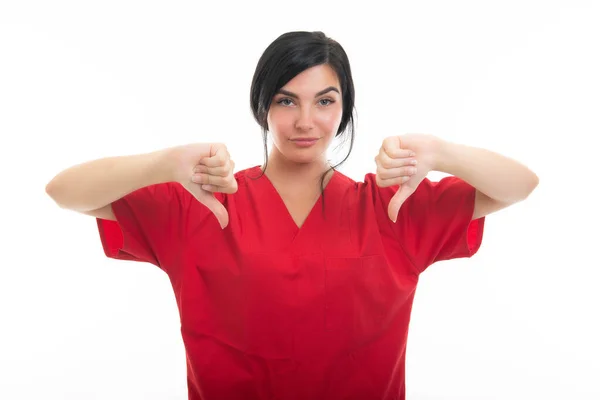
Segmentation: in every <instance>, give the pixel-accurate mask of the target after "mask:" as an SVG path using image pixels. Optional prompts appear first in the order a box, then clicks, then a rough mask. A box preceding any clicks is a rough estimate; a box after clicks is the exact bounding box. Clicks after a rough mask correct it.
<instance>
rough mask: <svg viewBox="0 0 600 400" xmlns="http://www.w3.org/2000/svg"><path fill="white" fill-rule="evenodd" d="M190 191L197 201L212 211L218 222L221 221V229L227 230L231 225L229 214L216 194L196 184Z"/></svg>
mask: <svg viewBox="0 0 600 400" xmlns="http://www.w3.org/2000/svg"><path fill="white" fill-rule="evenodd" d="M189 190H190V192H191V193H192V195H193V196H194V197H195V198H196V200H198V201H199V202H200V203H202V204H204V205H205V206H206V207H207V208H208V209H209V210H210V212H212V213H213V214H214V216H215V217H217V221H219V225H221V229H225V227H226V226H227V225H229V214H228V213H227V209H226V208H225V206H223V204H221V202H220V201H219V200H217V199H216V198H215V196H214V194H212V193H211V192H207V191H205V190H202V189H201V188H200V186H199V185H196V184H193V185H191V187H189Z"/></svg>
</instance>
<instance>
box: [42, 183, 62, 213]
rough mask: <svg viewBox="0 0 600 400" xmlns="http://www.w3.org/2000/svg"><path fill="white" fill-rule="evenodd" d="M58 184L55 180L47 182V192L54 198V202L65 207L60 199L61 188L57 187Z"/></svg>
mask: <svg viewBox="0 0 600 400" xmlns="http://www.w3.org/2000/svg"><path fill="white" fill-rule="evenodd" d="M57 186H58V185H57V184H56V182H55V180H54V179H53V180H51V181H50V182H48V183H47V184H46V189H45V190H46V194H47V195H48V196H49V197H50V198H51V199H52V200H54V202H55V203H56V204H57V205H58V206H59V207H61V208H63V205H62V203H61V202H60V201H59V198H60V195H59V190H58V188H57Z"/></svg>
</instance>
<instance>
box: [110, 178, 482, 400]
mask: <svg viewBox="0 0 600 400" xmlns="http://www.w3.org/2000/svg"><path fill="white" fill-rule="evenodd" d="M259 173H260V169H259V167H254V168H250V169H247V170H244V171H240V172H238V173H237V174H236V179H237V181H238V187H239V190H238V192H237V193H235V194H233V195H224V194H217V198H218V199H219V200H220V201H221V202H222V203H223V204H224V205H225V207H226V208H227V210H228V212H229V217H230V224H229V226H228V227H227V228H226V229H225V230H221V228H220V227H219V224H218V222H217V220H216V218H215V217H214V216H213V215H212V214H211V213H210V212H209V211H208V210H207V209H206V207H204V206H203V205H202V204H200V203H198V202H197V201H196V200H195V199H194V198H193V197H192V196H191V195H190V194H189V193H188V192H187V191H186V190H185V189H183V188H182V187H181V185H179V184H176V183H169V184H160V185H154V186H151V187H148V188H143V189H140V190H138V191H136V192H133V193H131V194H129V195H127V196H125V197H124V198H122V199H120V200H118V201H116V202H115V203H113V210H114V213H115V216H116V218H117V220H118V222H115V221H107V220H101V219H98V227H99V231H100V236H101V238H102V243H103V246H104V251H105V253H106V255H107V256H108V257H113V258H116V259H125V260H137V261H143V262H149V263H152V264H155V265H157V266H159V267H160V268H162V269H163V270H164V271H165V272H166V273H167V274H168V276H169V278H170V280H171V283H172V285H173V290H174V291H175V295H176V299H177V303H178V307H179V312H180V317H181V333H182V337H183V341H184V344H185V348H186V353H187V371H188V387H189V399H190V400H200V399H202V400H219V399H230V400H235V399H240V400H242V399H243V400H254V399H256V400H259V399H260V400H263V399H264V400H266V399H269V400H272V399H289V400H301V399H302V400H303V399H311V400H315V399H328V400H337V399H360V400H365V399H377V400H382V399H383V400H386V399H389V400H392V399H394V400H399V399H400V400H401V399H404V398H405V397H404V392H405V383H404V377H405V374H404V363H405V350H406V339H407V335H408V325H409V320H410V313H411V307H412V302H413V298H414V293H415V289H416V286H417V282H418V278H419V274H420V273H422V272H423V271H424V270H425V269H426V268H427V267H428V266H429V265H431V264H433V263H434V262H437V261H441V260H448V259H453V258H459V257H471V256H472V255H473V254H474V253H475V252H476V251H477V250H478V248H479V246H480V244H481V240H482V235H483V226H484V218H481V219H479V220H476V221H471V218H472V215H473V207H474V202H475V189H474V188H473V187H472V186H470V185H468V184H467V183H466V182H464V181H462V180H460V179H457V178H455V177H448V178H444V179H442V180H441V181H440V182H431V181H429V180H427V179H426V180H424V181H423V182H422V183H421V185H420V186H419V187H418V189H417V191H416V192H415V193H414V194H413V195H412V196H411V197H410V198H409V199H408V200H407V201H406V202H405V204H404V205H403V206H402V208H401V210H400V215H399V217H398V221H397V222H396V223H395V224H394V223H393V222H392V221H390V220H389V218H388V217H387V205H388V202H389V199H390V198H391V197H392V195H393V193H394V192H395V189H397V188H379V187H378V186H377V185H376V183H375V176H374V175H373V174H367V175H366V176H365V180H364V182H354V181H353V180H351V179H350V178H348V177H346V176H344V175H343V174H341V173H340V172H337V171H336V172H335V174H334V176H333V178H332V179H331V181H330V182H329V184H328V185H327V187H326V189H325V195H324V196H325V197H324V201H325V212H324V214H323V213H322V205H323V197H321V198H320V199H319V201H318V202H317V203H316V205H315V206H314V208H313V209H312V211H311V213H310V215H309V216H308V218H307V219H306V221H305V223H304V224H303V226H302V227H301V228H298V227H297V226H296V224H295V223H294V221H293V219H292V218H291V216H290V215H289V213H288V211H287V209H286V207H285V205H284V203H283V201H282V200H281V198H280V197H279V195H278V194H277V191H276V190H275V188H274V187H273V186H272V185H271V183H270V181H269V180H268V179H267V177H266V176H264V175H263V176H262V177H260V178H259V179H255V180H253V179H252V177H256V176H258V174H259Z"/></svg>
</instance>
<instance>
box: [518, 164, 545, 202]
mask: <svg viewBox="0 0 600 400" xmlns="http://www.w3.org/2000/svg"><path fill="white" fill-rule="evenodd" d="M528 175H529V176H528V177H527V179H526V181H525V185H523V195H522V196H521V198H520V199H518V200H519V201H522V200H525V199H526V198H528V197H529V195H530V194H531V193H533V191H534V190H535V188H537V186H538V185H539V183H540V178H539V177H538V176H537V175H536V174H535V173H534V172H532V171H529V174H528Z"/></svg>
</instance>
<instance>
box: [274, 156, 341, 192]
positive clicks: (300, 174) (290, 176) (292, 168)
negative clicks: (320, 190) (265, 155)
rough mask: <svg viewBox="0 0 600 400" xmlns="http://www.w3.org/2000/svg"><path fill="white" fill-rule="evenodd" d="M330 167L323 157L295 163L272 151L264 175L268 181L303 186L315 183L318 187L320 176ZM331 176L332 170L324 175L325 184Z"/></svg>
mask: <svg viewBox="0 0 600 400" xmlns="http://www.w3.org/2000/svg"><path fill="white" fill-rule="evenodd" d="M330 168H331V167H330V165H329V163H328V162H327V161H326V160H325V159H324V158H323V159H320V160H315V161H313V162H310V163H295V162H292V161H289V160H286V159H285V157H283V156H282V155H281V154H279V153H277V152H276V151H273V152H271V154H270V155H269V162H268V163H267V169H266V170H265V175H267V177H268V178H269V180H270V181H272V182H278V183H281V184H283V185H288V184H294V185H295V186H296V185H299V186H300V187H303V186H313V185H314V184H315V183H316V184H318V185H319V186H318V187H320V183H321V177H322V176H323V174H324V173H325V172H326V171H328V170H329V169H330ZM331 176H332V172H328V173H327V175H326V176H325V181H324V184H325V185H326V184H327V182H328V181H329V179H330V178H331Z"/></svg>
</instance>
